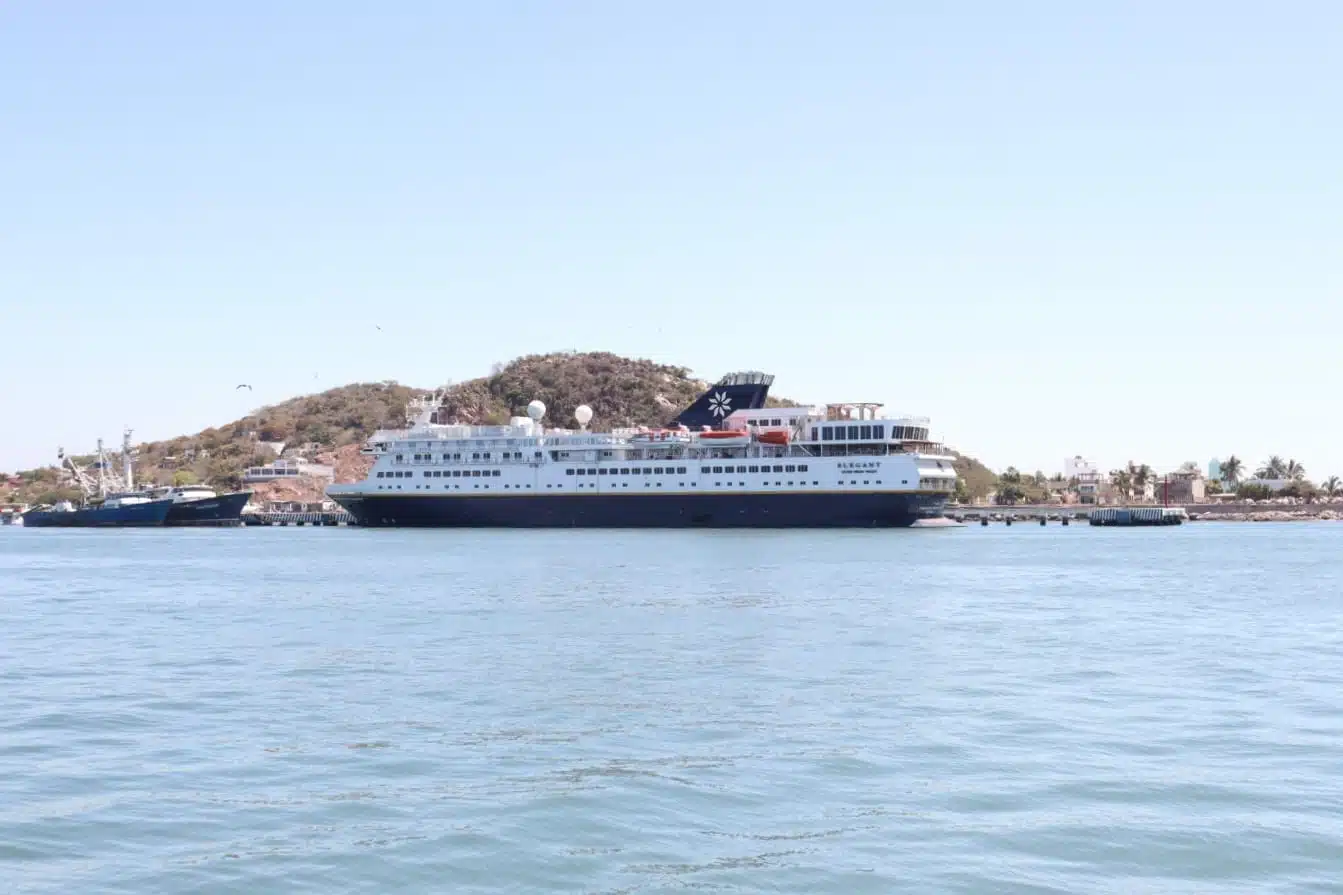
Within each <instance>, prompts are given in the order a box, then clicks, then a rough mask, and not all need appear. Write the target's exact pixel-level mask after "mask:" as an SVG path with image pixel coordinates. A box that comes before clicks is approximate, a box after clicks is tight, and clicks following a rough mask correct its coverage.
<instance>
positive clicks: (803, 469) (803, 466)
mask: <svg viewBox="0 0 1343 895" xmlns="http://www.w3.org/2000/svg"><path fill="white" fill-rule="evenodd" d="M797 471H798V472H806V471H807V464H805V463H802V464H799V465H798V467H797Z"/></svg>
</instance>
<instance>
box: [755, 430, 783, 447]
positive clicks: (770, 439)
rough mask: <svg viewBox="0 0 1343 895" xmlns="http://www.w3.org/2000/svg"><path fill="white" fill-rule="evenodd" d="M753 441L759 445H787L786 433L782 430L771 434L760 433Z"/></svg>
mask: <svg viewBox="0 0 1343 895" xmlns="http://www.w3.org/2000/svg"><path fill="white" fill-rule="evenodd" d="M755 440H756V441H758V442H760V443H761V444H787V443H788V433H787V432H786V431H783V430H775V431H773V432H761V433H760V434H759V435H757V436H756V437H755Z"/></svg>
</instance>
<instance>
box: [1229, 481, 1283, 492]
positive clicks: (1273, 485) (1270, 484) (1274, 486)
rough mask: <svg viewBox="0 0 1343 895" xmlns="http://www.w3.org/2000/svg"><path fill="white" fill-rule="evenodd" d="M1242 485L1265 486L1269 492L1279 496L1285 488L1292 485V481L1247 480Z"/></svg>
mask: <svg viewBox="0 0 1343 895" xmlns="http://www.w3.org/2000/svg"><path fill="white" fill-rule="evenodd" d="M1241 484H1242V485H1263V486H1264V487H1265V488H1267V489H1268V490H1270V491H1272V492H1273V493H1274V494H1277V493H1278V492H1279V491H1281V490H1282V489H1283V488H1286V487H1287V486H1288V485H1290V484H1292V479H1246V480H1245V481H1243V482H1241Z"/></svg>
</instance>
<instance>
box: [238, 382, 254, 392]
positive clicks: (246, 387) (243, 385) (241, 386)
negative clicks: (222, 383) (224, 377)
mask: <svg viewBox="0 0 1343 895" xmlns="http://www.w3.org/2000/svg"><path fill="white" fill-rule="evenodd" d="M238 388H245V389H247V390H248V391H249V392H250V391H251V390H252V387H251V386H250V385H248V384H247V383H245V382H244V383H243V384H242V385H240V386H238ZM238 388H235V389H234V391H235V392H236V391H237V390H238Z"/></svg>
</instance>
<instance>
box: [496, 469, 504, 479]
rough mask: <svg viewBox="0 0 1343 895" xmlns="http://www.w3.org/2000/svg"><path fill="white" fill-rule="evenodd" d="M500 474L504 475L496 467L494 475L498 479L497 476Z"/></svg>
mask: <svg viewBox="0 0 1343 895" xmlns="http://www.w3.org/2000/svg"><path fill="white" fill-rule="evenodd" d="M500 475H502V473H501V472H499V470H497V469H496V470H495V471H494V477H495V478H496V479H497V478H499V476H500Z"/></svg>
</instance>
